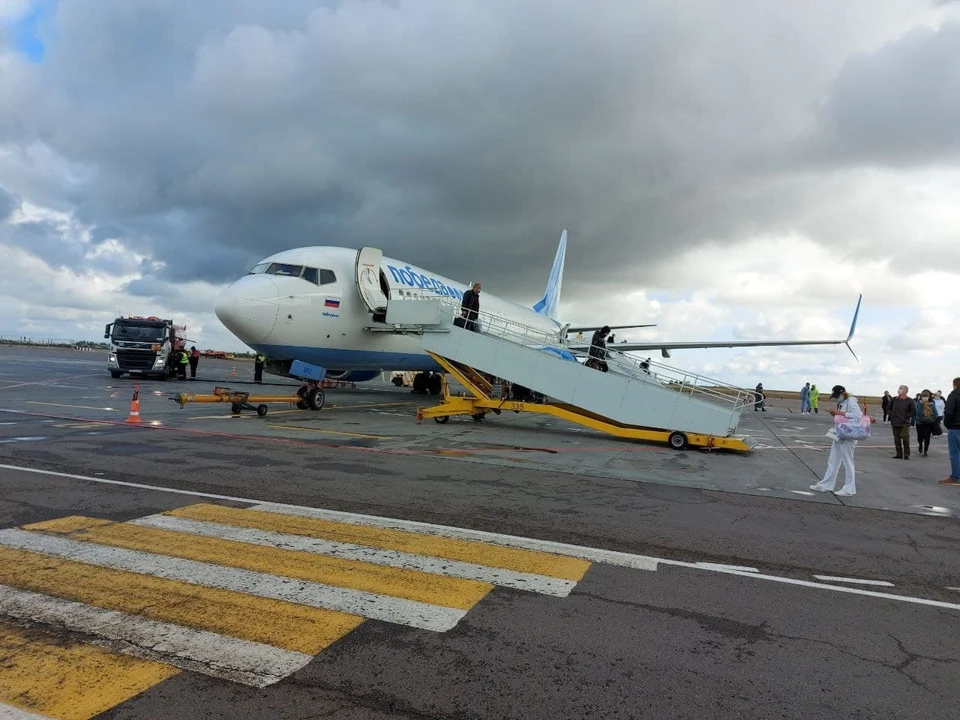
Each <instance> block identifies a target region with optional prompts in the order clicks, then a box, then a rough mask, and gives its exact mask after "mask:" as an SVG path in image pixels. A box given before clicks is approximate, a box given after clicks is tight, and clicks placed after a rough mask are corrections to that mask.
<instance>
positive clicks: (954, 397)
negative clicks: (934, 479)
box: [940, 378, 960, 485]
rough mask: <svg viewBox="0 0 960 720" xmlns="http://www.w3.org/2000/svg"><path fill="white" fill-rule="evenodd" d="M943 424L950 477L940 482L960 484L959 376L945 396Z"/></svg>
mask: <svg viewBox="0 0 960 720" xmlns="http://www.w3.org/2000/svg"><path fill="white" fill-rule="evenodd" d="M943 424H944V426H945V427H946V428H947V442H948V443H949V446H950V477H948V478H945V479H943V480H941V481H940V483H941V484H943V485H960V378H954V379H953V392H952V393H950V395H948V396H947V404H946V406H945V407H944V409H943Z"/></svg>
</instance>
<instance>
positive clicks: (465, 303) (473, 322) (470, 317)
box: [460, 282, 480, 332]
mask: <svg viewBox="0 0 960 720" xmlns="http://www.w3.org/2000/svg"><path fill="white" fill-rule="evenodd" d="M460 315H461V316H462V317H463V319H464V320H465V321H466V324H465V325H464V328H465V329H467V330H470V331H472V332H480V328H479V326H478V325H479V318H480V283H478V282H475V283H474V284H473V287H471V288H470V289H469V290H467V291H466V292H465V293H464V294H463V300H461V301H460Z"/></svg>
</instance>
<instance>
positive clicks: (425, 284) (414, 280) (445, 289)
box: [387, 265, 463, 300]
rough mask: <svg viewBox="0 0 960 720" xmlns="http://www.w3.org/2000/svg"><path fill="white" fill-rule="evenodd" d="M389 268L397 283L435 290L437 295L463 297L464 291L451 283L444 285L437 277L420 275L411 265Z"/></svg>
mask: <svg viewBox="0 0 960 720" xmlns="http://www.w3.org/2000/svg"><path fill="white" fill-rule="evenodd" d="M387 269H388V270H390V274H391V275H393V280H394V282H396V283H399V284H402V285H407V286H408V287H415V288H419V289H421V290H429V291H431V292H435V293H436V294H437V295H443V296H445V297H452V298H457V299H458V300H460V299H462V298H463V293H462V292H461V291H460V290H457V289H456V288H452V287H450V286H449V285H444V284H443V283H442V282H440V281H439V280H437V279H436V278H432V277H427V276H426V275H420V274H419V273H417V272H415V271H414V270H413V269H412V268H411V267H410V266H409V265H407V266H406V267H404V268H395V267H394V266H393V265H387Z"/></svg>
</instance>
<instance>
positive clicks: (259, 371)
mask: <svg viewBox="0 0 960 720" xmlns="http://www.w3.org/2000/svg"><path fill="white" fill-rule="evenodd" d="M266 364H267V358H266V356H265V355H264V354H263V353H257V359H256V360H255V361H254V363H253V381H254V382H255V383H256V384H257V385H263V366H264V365H266Z"/></svg>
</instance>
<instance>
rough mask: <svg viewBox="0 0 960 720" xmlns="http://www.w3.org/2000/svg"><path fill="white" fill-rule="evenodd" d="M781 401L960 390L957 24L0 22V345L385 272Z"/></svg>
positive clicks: (562, 12)
mask: <svg viewBox="0 0 960 720" xmlns="http://www.w3.org/2000/svg"><path fill="white" fill-rule="evenodd" d="M562 228H568V229H569V231H570V247H569V250H568V255H567V270H566V275H565V279H564V303H563V305H562V307H563V311H564V316H565V318H566V319H569V320H571V321H574V322H578V323H590V322H595V321H598V320H599V321H607V322H611V323H613V322H642V321H647V322H656V323H658V327H657V328H656V329H655V330H648V331H635V332H634V333H632V334H631V333H627V334H626V335H625V336H624V337H627V338H629V339H631V340H645V339H653V338H658V337H669V338H671V339H675V340H698V339H725V338H743V339H753V338H777V339H779V338H796V339H800V338H821V337H842V336H843V335H845V334H846V330H847V327H848V325H849V322H850V319H851V315H852V313H853V308H854V305H855V303H856V299H857V295H858V294H859V293H861V292H862V293H863V294H864V309H863V312H862V314H861V323H860V327H859V330H858V337H857V339H856V341H855V344H854V346H855V349H856V350H857V352H858V354H859V355H860V358H861V362H860V363H859V364H858V363H856V362H855V361H854V360H853V358H852V357H851V356H850V354H849V353H847V351H846V350H845V349H844V348H842V347H840V348H826V349H815V350H812V349H810V350H799V349H797V350H760V351H758V350H751V351H738V352H733V351H708V352H685V353H677V354H676V355H675V357H674V360H673V362H674V364H676V365H678V366H681V367H685V368H688V369H695V370H701V371H705V372H707V373H709V374H712V375H714V376H718V377H721V378H723V379H726V380H729V381H731V382H735V383H741V384H748V385H750V386H752V385H754V384H755V383H756V382H757V381H758V380H763V381H764V383H765V385H766V386H767V387H788V388H793V387H797V386H799V384H802V383H803V382H804V381H806V380H808V379H809V380H812V381H814V382H818V383H819V384H820V385H822V386H829V385H832V384H833V383H834V382H843V383H844V384H846V385H848V386H849V387H851V389H857V390H858V391H860V392H877V391H880V390H882V389H884V388H886V387H890V388H893V387H894V386H895V385H896V384H898V383H899V382H901V381H906V382H908V383H909V384H910V385H912V386H929V387H942V388H943V389H947V386H948V384H949V379H950V378H952V377H954V376H956V375H960V354H958V351H960V335H958V333H957V332H956V327H957V311H956V298H957V288H958V287H960V3H956V2H950V1H943V0H939V1H938V0H883V2H877V0H843V1H842V2H837V1H836V0H783V1H782V2H776V3H772V2H768V1H767V0H755V1H747V0H743V1H738V0H731V1H727V2H722V3H720V2H715V1H714V0H688V1H686V2H681V3H678V2H676V0H620V1H618V2H613V1H611V0H598V1H596V2H589V3H587V2H583V0H551V1H550V2H549V3H548V2H531V1H530V0H526V1H524V0H520V2H518V1H517V0H339V1H338V0H327V1H326V2H324V1H320V0H271V1H270V2H267V0H204V1H203V2H197V0H83V1H82V2H62V1H60V2H58V1H57V0H0V258H2V261H0V333H2V334H7V335H10V334H27V335H33V336H37V337H58V338H61V337H69V338H90V339H96V338H97V337H98V335H99V334H101V332H102V327H103V325H104V324H105V323H107V322H109V321H110V320H111V319H112V318H113V317H114V316H115V315H116V314H118V313H120V312H123V313H148V314H163V315H167V316H173V317H175V318H177V319H178V320H182V321H183V322H185V323H187V325H188V326H189V328H190V331H191V332H190V335H191V336H193V337H196V338H197V339H198V340H199V341H200V345H201V346H205V347H217V348H225V349H226V348H234V347H238V345H237V341H236V340H235V339H233V338H232V336H230V335H229V333H228V332H227V331H226V330H224V329H223V328H222V326H220V325H219V322H218V321H217V319H216V317H215V316H214V315H213V313H212V307H213V301H214V298H215V297H216V295H217V292H218V291H219V289H220V288H222V287H223V286H224V285H225V284H227V283H228V282H230V281H231V280H232V279H234V278H236V277H237V276H238V275H241V274H243V273H244V272H245V271H246V270H247V269H249V267H250V266H252V265H253V264H254V263H255V262H256V260H258V259H259V258H261V257H264V256H266V255H269V254H271V253H273V252H276V251H278V250H282V249H286V248H291V247H298V246H303V245H324V244H329V245H342V246H347V247H359V246H362V245H374V246H378V247H381V248H383V249H384V251H385V252H386V253H388V254H390V255H392V256H394V257H400V258H403V259H405V260H407V261H409V262H412V263H416V264H419V265H422V266H425V267H427V268H429V269H432V270H434V271H436V272H438V273H441V274H444V275H447V276H449V277H454V278H461V279H464V280H466V279H468V278H474V277H478V276H479V277H483V279H484V285H485V290H487V291H488V292H492V293H494V294H497V295H502V296H505V297H508V298H510V299H514V300H517V301H521V302H524V303H531V302H534V301H536V300H537V299H538V297H539V294H540V293H541V292H542V287H543V283H544V281H545V279H546V276H547V273H548V271H549V266H550V263H551V260H552V257H553V253H554V250H555V246H556V242H557V240H558V237H559V234H560V230H561V229H562Z"/></svg>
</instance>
